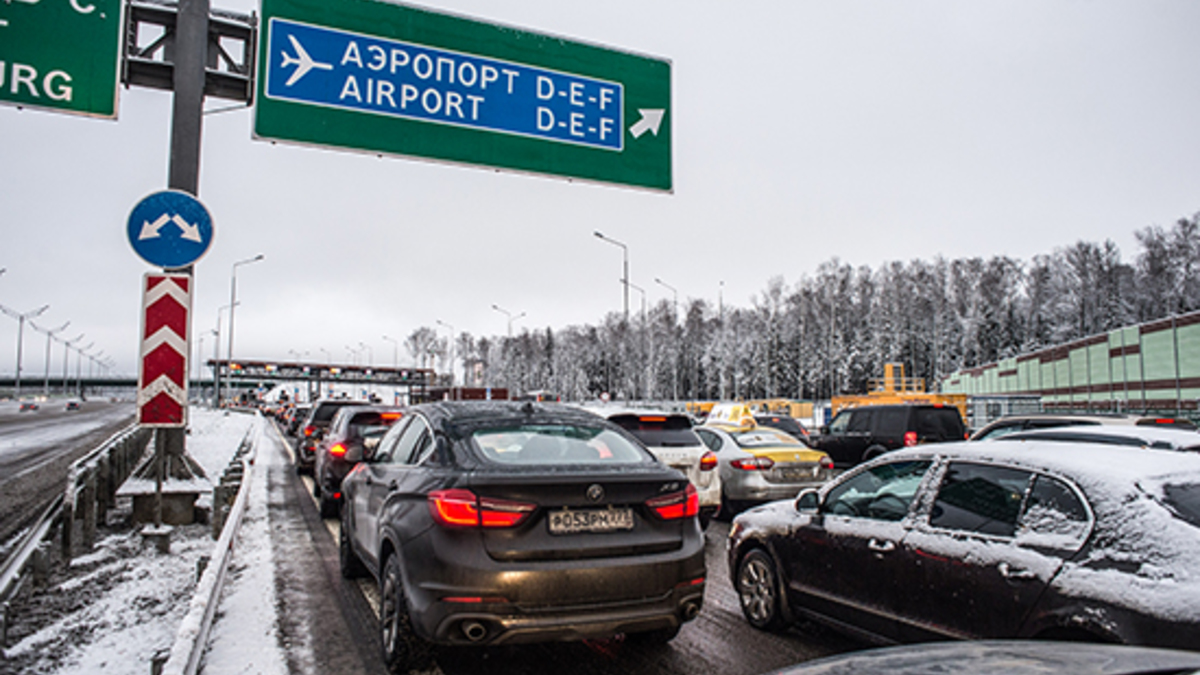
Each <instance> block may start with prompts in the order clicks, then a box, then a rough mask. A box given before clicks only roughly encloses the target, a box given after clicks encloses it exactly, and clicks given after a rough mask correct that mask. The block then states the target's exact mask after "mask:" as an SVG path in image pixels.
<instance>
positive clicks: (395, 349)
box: [383, 335, 400, 368]
mask: <svg viewBox="0 0 1200 675" xmlns="http://www.w3.org/2000/svg"><path fill="white" fill-rule="evenodd" d="M383 341H384V342H390V343H392V368H399V367H400V343H399V342H397V341H396V339H395V338H390V337H388V336H386V335H384V336H383Z"/></svg>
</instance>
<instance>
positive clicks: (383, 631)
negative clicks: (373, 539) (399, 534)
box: [379, 554, 433, 673]
mask: <svg viewBox="0 0 1200 675" xmlns="http://www.w3.org/2000/svg"><path fill="white" fill-rule="evenodd" d="M379 641H380V643H381V644H382V645H383V663H384V665H386V666H387V668H388V671H389V672H392V673H407V672H409V671H410V670H423V669H425V668H428V667H429V666H431V665H432V663H433V646H432V645H431V644H429V642H428V641H426V640H425V639H424V638H422V637H420V636H419V635H417V634H416V632H415V631H414V630H413V625H412V617H411V616H409V613H408V601H407V600H406V598H405V597H404V581H403V575H402V574H401V572H400V557H399V555H398V554H392V555H390V556H388V559H387V562H386V563H384V566H383V574H380V575H379Z"/></svg>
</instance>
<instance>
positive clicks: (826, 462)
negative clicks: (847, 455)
mask: <svg viewBox="0 0 1200 675" xmlns="http://www.w3.org/2000/svg"><path fill="white" fill-rule="evenodd" d="M821 468H822V469H826V470H830V471H832V470H833V459H831V458H830V457H829V455H821Z"/></svg>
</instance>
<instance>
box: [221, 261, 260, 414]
mask: <svg viewBox="0 0 1200 675" xmlns="http://www.w3.org/2000/svg"><path fill="white" fill-rule="evenodd" d="M263 257H264V256H263V254H261V253H259V254H258V255H256V256H254V257H253V258H246V259H245V260H239V261H237V262H235V263H233V267H232V268H231V271H230V273H229V350H228V351H227V352H225V356H226V360H227V361H228V363H227V364H226V367H227V368H229V367H232V366H233V310H234V308H235V307H237V304H238V302H237V268H238V267H240V266H242V265H249V264H250V263H256V262H258V261H259V260H262V259H263ZM232 384H233V383H232V380H231V381H230V388H231V389H232ZM232 393H233V392H232V391H230V394H232Z"/></svg>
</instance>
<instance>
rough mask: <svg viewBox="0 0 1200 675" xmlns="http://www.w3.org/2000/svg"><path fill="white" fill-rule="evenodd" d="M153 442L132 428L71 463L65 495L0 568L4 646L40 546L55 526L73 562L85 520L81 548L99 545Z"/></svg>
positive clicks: (66, 555) (0, 633)
mask: <svg viewBox="0 0 1200 675" xmlns="http://www.w3.org/2000/svg"><path fill="white" fill-rule="evenodd" d="M149 439H150V434H149V430H143V429H139V428H138V427H137V425H136V424H131V425H129V426H128V427H126V428H125V429H123V430H121V431H118V432H117V433H115V434H113V435H112V436H110V437H109V438H108V440H106V441H104V442H103V443H101V444H100V445H99V446H97V447H96V449H94V450H92V451H91V452H89V453H88V454H87V455H85V456H83V457H82V458H80V459H78V460H76V461H75V462H74V463H73V464H71V467H70V468H69V469H68V470H67V487H66V489H65V490H64V491H63V494H61V495H59V496H57V497H55V498H54V501H53V502H51V504H50V505H49V506H48V507H47V508H46V510H45V511H43V512H42V515H41V516H40V517H39V518H38V519H37V520H36V521H34V524H33V526H32V527H30V528H29V530H28V531H27V532H26V534H25V536H24V537H23V538H22V539H21V541H20V542H19V543H18V544H17V545H16V546H15V547H14V551H15V552H14V553H13V555H11V556H9V557H8V559H7V560H5V561H4V565H3V566H0V646H2V645H3V642H4V630H3V629H4V627H5V626H6V625H7V619H8V617H7V613H8V612H7V607H8V602H9V600H11V599H12V597H13V596H14V595H15V594H16V592H17V590H18V589H19V588H20V581H21V578H22V574H23V573H24V572H25V568H26V567H27V566H28V564H29V562H30V560H31V559H32V558H33V556H34V554H35V553H36V552H37V551H38V549H39V547H40V545H41V543H42V542H43V541H44V540H45V539H46V538H47V537H48V536H49V534H50V532H51V531H52V528H53V527H54V525H55V524H56V523H57V524H58V526H59V532H60V533H61V540H62V553H63V558H64V559H66V560H68V561H69V560H70V559H71V556H72V554H73V553H74V550H75V545H74V529H75V520H76V519H77V518H78V517H80V516H82V518H83V521H84V523H83V542H82V543H83V545H84V546H85V547H86V548H87V549H88V550H90V549H91V547H92V546H93V545H94V544H95V541H96V522H97V518H98V517H99V516H101V515H103V514H106V513H107V510H108V509H110V508H112V507H113V506H115V505H116V493H117V488H119V487H120V486H121V483H122V482H124V481H125V478H127V477H128V476H129V473H130V472H131V471H133V467H134V466H135V465H136V464H137V461H138V459H139V458H140V457H141V455H142V453H143V452H145V449H146V444H147V442H148V441H149Z"/></svg>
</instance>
